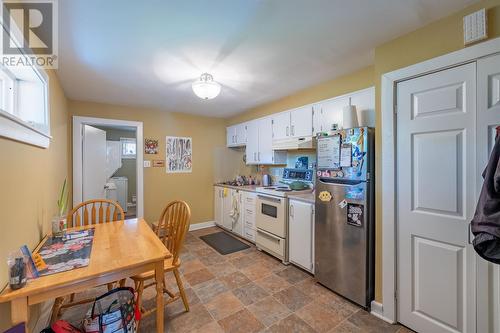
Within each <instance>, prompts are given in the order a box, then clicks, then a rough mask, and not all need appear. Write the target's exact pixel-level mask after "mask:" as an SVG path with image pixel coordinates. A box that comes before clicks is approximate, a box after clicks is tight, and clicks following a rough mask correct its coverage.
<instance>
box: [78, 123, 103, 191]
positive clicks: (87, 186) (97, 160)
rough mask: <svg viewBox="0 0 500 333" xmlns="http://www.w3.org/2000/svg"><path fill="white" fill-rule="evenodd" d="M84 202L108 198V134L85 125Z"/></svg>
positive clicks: (83, 158) (83, 157)
mask: <svg viewBox="0 0 500 333" xmlns="http://www.w3.org/2000/svg"><path fill="white" fill-rule="evenodd" d="M82 161H83V165H82V169H83V170H82V171H83V172H82V175H83V177H82V185H83V186H82V198H83V201H86V200H91V199H102V198H105V197H106V193H105V188H104V187H105V185H106V132H105V131H103V130H100V129H98V128H95V127H92V126H89V125H83V156H82Z"/></svg>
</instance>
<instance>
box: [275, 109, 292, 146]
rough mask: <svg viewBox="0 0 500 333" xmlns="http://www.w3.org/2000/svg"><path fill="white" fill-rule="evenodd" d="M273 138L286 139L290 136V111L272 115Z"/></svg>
mask: <svg viewBox="0 0 500 333" xmlns="http://www.w3.org/2000/svg"><path fill="white" fill-rule="evenodd" d="M272 122H273V125H272V133H273V139H274V140H279V139H286V138H288V137H289V136H290V112H288V111H287V112H281V113H278V114H274V115H273V116H272Z"/></svg>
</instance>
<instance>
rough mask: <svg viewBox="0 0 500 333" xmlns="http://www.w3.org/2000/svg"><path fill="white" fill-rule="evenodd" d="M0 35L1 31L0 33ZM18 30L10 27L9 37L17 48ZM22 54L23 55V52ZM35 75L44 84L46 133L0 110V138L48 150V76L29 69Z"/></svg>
mask: <svg viewBox="0 0 500 333" xmlns="http://www.w3.org/2000/svg"><path fill="white" fill-rule="evenodd" d="M0 29H4V27H3V21H2V18H0ZM0 33H2V31H0ZM21 36H22V34H21V33H20V30H19V28H18V27H17V26H16V25H14V24H12V25H11V37H12V40H13V42H14V43H15V44H16V45H17V46H18V47H19V44H20V43H19V40H20V39H21V38H22V37H21ZM20 51H21V50H20ZM21 53H22V54H24V55H25V53H24V52H23V51H21ZM31 68H32V69H33V70H34V71H35V73H36V74H37V75H38V76H39V77H40V79H41V80H42V82H43V84H44V97H45V101H44V104H45V105H44V106H45V117H46V118H47V132H46V133H44V132H42V131H40V130H38V129H36V128H34V127H33V126H32V125H30V124H29V123H28V122H26V121H24V120H22V119H20V118H19V117H17V116H16V115H15V114H11V113H9V112H6V111H4V110H1V109H0V137H5V138H9V139H13V140H15V141H19V142H24V143H27V144H31V145H34V146H38V147H41V148H48V147H49V145H50V141H51V140H52V136H51V135H50V127H51V126H50V125H51V124H50V103H49V76H48V75H47V72H46V71H45V70H44V69H43V68H41V67H38V66H32V67H31ZM14 99H15V97H14Z"/></svg>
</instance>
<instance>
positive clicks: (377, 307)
mask: <svg viewBox="0 0 500 333" xmlns="http://www.w3.org/2000/svg"><path fill="white" fill-rule="evenodd" d="M370 314H372V315H374V316H375V317H377V318H379V319H382V320H383V321H385V322H388V323H389V324H395V323H396V322H395V321H393V320H391V319H389V318H387V317H385V316H384V306H383V305H382V303H379V302H376V301H372V303H371V311H370Z"/></svg>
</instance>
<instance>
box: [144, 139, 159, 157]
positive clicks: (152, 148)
mask: <svg viewBox="0 0 500 333" xmlns="http://www.w3.org/2000/svg"><path fill="white" fill-rule="evenodd" d="M144 153H145V154H158V140H154V139H144Z"/></svg>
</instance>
